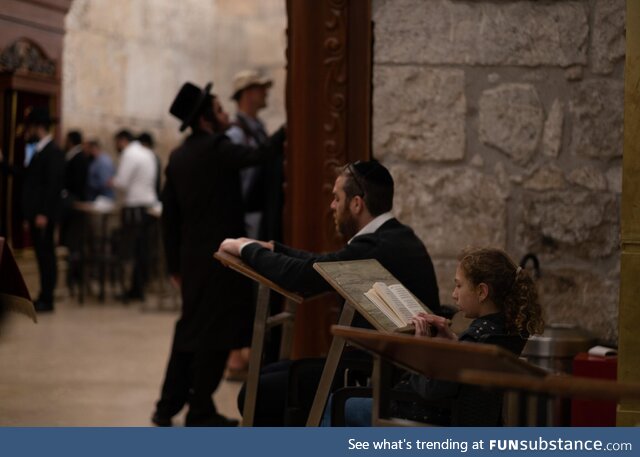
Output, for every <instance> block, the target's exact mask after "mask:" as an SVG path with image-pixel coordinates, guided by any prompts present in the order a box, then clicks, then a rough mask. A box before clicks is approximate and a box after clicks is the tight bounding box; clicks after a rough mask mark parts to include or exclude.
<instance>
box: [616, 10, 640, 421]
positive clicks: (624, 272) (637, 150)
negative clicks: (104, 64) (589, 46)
mask: <svg viewBox="0 0 640 457" xmlns="http://www.w3.org/2000/svg"><path fill="white" fill-rule="evenodd" d="M626 38H627V40H626V43H627V44H626V46H627V50H626V61H625V74H624V155H623V173H622V205H621V206H622V208H621V209H622V211H621V221H620V225H621V228H622V255H621V265H620V305H619V314H618V322H619V324H618V326H619V336H618V339H619V341H618V346H619V356H618V380H620V381H638V379H639V378H640V338H638V325H639V324H640V306H638V297H640V282H639V281H638V278H639V277H640V212H639V211H638V202H639V201H640V179H639V178H640V130H638V124H639V123H640V90H639V89H638V87H640V2H637V1H634V0H627V37H626ZM639 423H640V402H639V401H637V400H635V401H629V400H626V401H623V402H621V403H620V405H619V407H618V425H619V426H634V425H638V424H639Z"/></svg>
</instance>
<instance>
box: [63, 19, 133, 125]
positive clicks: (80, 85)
mask: <svg viewBox="0 0 640 457" xmlns="http://www.w3.org/2000/svg"><path fill="white" fill-rule="evenodd" d="M64 53H65V56H67V55H68V56H73V58H70V59H65V67H66V68H65V77H66V78H67V79H65V81H64V86H65V100H66V101H69V102H70V105H68V106H65V108H64V109H65V110H76V111H78V112H84V113H95V112H97V113H103V114H110V115H119V114H122V107H123V105H124V103H125V100H124V94H125V86H126V84H125V79H126V74H127V71H128V56H127V51H126V48H125V47H124V46H123V43H122V42H119V41H114V40H112V39H111V38H110V37H108V36H105V35H100V34H95V33H91V32H89V31H84V30H83V31H76V32H74V33H73V34H67V36H66V37H65V50H64Z"/></svg>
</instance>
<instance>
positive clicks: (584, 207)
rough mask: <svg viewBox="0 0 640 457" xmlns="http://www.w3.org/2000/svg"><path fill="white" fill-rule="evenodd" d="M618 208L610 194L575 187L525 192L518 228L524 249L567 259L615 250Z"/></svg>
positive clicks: (607, 254)
mask: <svg viewBox="0 0 640 457" xmlns="http://www.w3.org/2000/svg"><path fill="white" fill-rule="evenodd" d="M619 219H620V208H619V202H618V200H617V198H616V197H615V196H614V195H613V194H608V193H602V192H589V191H578V190H567V191H555V192H546V193H536V192H524V193H523V195H522V219H521V221H520V224H519V226H518V229H517V237H518V242H519V244H520V245H522V246H524V247H525V248H526V249H527V250H529V251H533V252H538V253H545V254H548V255H551V256H552V257H553V256H556V257H557V258H561V259H562V260H563V261H566V260H567V255H568V254H570V255H571V256H573V257H578V258H583V259H584V258H586V259H596V258H602V257H607V256H610V255H611V254H613V253H614V252H617V249H618V244H619V232H620V222H619Z"/></svg>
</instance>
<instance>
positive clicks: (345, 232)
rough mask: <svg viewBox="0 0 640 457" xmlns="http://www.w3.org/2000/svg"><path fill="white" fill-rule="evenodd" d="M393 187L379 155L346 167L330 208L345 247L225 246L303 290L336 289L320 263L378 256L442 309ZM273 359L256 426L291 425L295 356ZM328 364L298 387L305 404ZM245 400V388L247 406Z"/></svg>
mask: <svg viewBox="0 0 640 457" xmlns="http://www.w3.org/2000/svg"><path fill="white" fill-rule="evenodd" d="M393 188H394V184H393V178H392V177H391V174H390V173H389V171H388V170H387V169H386V168H385V167H384V166H383V165H381V164H380V163H379V162H377V161H375V160H372V161H369V162H356V163H354V164H349V165H347V166H346V167H344V168H343V169H342V170H341V172H340V174H339V176H338V177H337V178H336V181H335V185H334V187H333V201H332V202H331V209H332V210H333V214H334V221H335V224H336V230H337V231H338V232H339V233H340V234H341V235H342V236H343V237H344V238H345V239H347V240H349V241H348V242H347V245H346V246H345V247H344V248H343V249H341V250H339V251H336V252H332V253H327V254H314V253H310V252H305V251H299V250H296V249H293V248H290V247H288V246H285V245H283V244H281V243H277V242H263V241H256V240H251V239H247V238H239V239H228V240H225V241H224V242H223V243H222V244H221V245H220V250H222V251H224V252H227V253H229V254H232V255H236V256H239V257H242V260H243V261H244V262H245V263H247V264H248V265H249V266H251V267H252V268H254V269H255V270H256V271H258V272H259V273H260V274H262V275H263V276H265V277H267V278H268V279H270V280H272V281H273V282H275V283H276V284H278V285H280V286H282V287H284V288H285V289H288V290H291V291H295V292H298V293H301V294H303V295H314V294H317V293H320V292H323V291H327V290H332V288H331V286H330V285H329V284H328V283H327V282H326V281H325V280H324V279H323V278H322V277H321V276H320V275H319V274H318V273H317V272H316V271H315V270H314V269H313V264H314V263H316V262H334V261H345V260H360V259H376V260H378V261H379V262H380V263H381V264H382V265H383V266H384V267H385V268H386V269H387V270H389V271H390V272H391V274H393V275H394V276H395V277H396V278H397V279H398V280H399V281H400V282H402V283H403V284H404V285H405V286H406V287H407V288H408V289H409V290H410V291H411V292H412V293H413V294H414V295H415V296H416V297H418V298H419V299H420V300H421V301H422V302H423V303H425V304H426V305H427V306H428V307H429V308H430V309H431V310H432V311H434V312H435V313H438V312H439V311H440V300H439V297H438V285H437V281H436V277H435V272H434V268H433V264H432V262H431V258H430V257H429V254H428V253H427V250H426V248H425V246H424V244H423V243H422V242H421V241H420V239H418V237H417V236H416V235H415V233H414V232H413V230H412V229H411V228H409V227H407V226H405V225H403V224H401V223H400V222H399V221H398V220H397V219H395V218H394V217H393V215H392V214H391V209H392V204H393ZM356 323H357V324H356V325H358V324H363V323H364V322H363V318H362V317H361V316H359V318H358V317H356ZM295 363H299V361H297V362H295ZM274 365H276V366H271V367H270V366H267V367H265V370H264V372H263V373H262V374H261V377H260V386H259V388H258V402H257V404H256V413H255V425H270V426H276V425H283V424H284V413H285V410H286V400H285V399H286V398H287V391H288V389H289V386H288V379H289V375H288V373H289V370H290V367H291V362H289V361H285V362H278V363H277V364H274ZM321 368H322V364H320V365H319V369H317V368H314V369H310V370H307V373H308V375H307V376H305V379H304V381H303V383H304V384H305V385H304V386H297V387H299V388H301V389H302V388H303V389H304V390H305V391H307V392H309V393H310V394H307V396H309V395H310V396H311V398H310V399H309V398H306V399H305V400H303V401H302V403H307V404H308V405H310V403H311V400H312V399H313V394H312V392H315V390H316V387H317V384H318V381H319V375H320V372H321ZM243 400H244V398H243V392H241V393H240V397H239V402H240V409H241V410H242V406H243V405H242V403H243ZM303 415H304V414H303ZM287 425H296V424H287Z"/></svg>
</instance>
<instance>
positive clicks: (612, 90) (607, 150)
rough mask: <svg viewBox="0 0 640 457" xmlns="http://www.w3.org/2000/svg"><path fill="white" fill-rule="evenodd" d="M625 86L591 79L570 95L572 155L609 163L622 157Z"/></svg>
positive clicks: (605, 80)
mask: <svg viewBox="0 0 640 457" xmlns="http://www.w3.org/2000/svg"><path fill="white" fill-rule="evenodd" d="M623 106H624V86H623V83H622V81H619V80H613V79H594V80H589V81H582V82H580V83H577V84H576V85H575V86H574V88H573V89H572V91H571V101H570V103H569V112H570V113H571V117H572V122H571V125H572V129H571V146H570V148H571V151H572V153H573V154H576V155H581V156H587V157H594V158H601V159H610V158H612V157H621V156H622V127H623Z"/></svg>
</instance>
